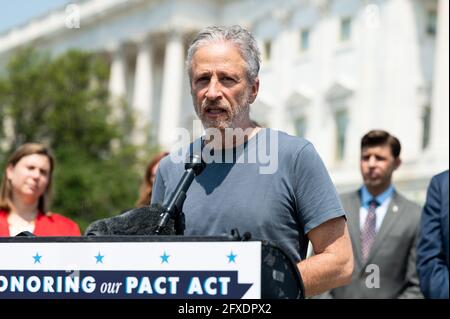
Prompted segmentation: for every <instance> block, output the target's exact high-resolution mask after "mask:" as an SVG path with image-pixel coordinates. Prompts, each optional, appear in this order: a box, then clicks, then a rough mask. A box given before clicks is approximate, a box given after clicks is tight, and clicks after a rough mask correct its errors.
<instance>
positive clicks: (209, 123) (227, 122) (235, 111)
mask: <svg viewBox="0 0 450 319" xmlns="http://www.w3.org/2000/svg"><path fill="white" fill-rule="evenodd" d="M211 108H212V109H221V110H222V111H223V112H224V113H222V114H221V115H220V117H218V118H215V119H213V118H208V116H207V111H208V110H209V109H211ZM249 108H250V103H249V101H248V94H247V93H244V94H243V95H242V97H240V98H239V100H238V105H237V107H235V108H232V107H231V105H229V104H228V103H226V102H224V101H210V100H208V99H204V100H203V101H202V104H201V105H200V106H199V105H195V112H196V113H197V116H198V117H199V118H200V120H201V121H202V124H203V126H204V127H205V129H207V128H217V129H219V130H223V129H226V128H236V127H237V126H238V124H239V123H242V122H243V120H245V117H248V113H249Z"/></svg>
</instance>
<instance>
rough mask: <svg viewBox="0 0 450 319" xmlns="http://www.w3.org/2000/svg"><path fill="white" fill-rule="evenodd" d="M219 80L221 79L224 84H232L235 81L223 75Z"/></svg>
mask: <svg viewBox="0 0 450 319" xmlns="http://www.w3.org/2000/svg"><path fill="white" fill-rule="evenodd" d="M221 81H222V83H223V84H225V85H233V84H234V83H236V80H235V79H233V78H230V77H228V76H225V77H223V78H222V80H221Z"/></svg>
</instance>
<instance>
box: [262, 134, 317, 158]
mask: <svg viewBox="0 0 450 319" xmlns="http://www.w3.org/2000/svg"><path fill="white" fill-rule="evenodd" d="M261 136H262V137H265V138H266V139H268V140H269V141H270V142H271V144H273V143H274V142H276V145H277V147H278V150H279V152H280V154H295V155H298V154H300V153H302V154H308V153H315V152H316V151H315V148H314V146H313V144H312V143H311V142H310V141H308V140H307V139H305V138H303V137H299V136H295V135H291V134H288V133H286V132H284V131H279V130H276V129H272V128H266V129H265V130H264V132H263V134H261ZM274 139H275V141H274Z"/></svg>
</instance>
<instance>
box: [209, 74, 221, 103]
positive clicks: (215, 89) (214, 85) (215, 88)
mask: <svg viewBox="0 0 450 319" xmlns="http://www.w3.org/2000/svg"><path fill="white" fill-rule="evenodd" d="M221 96H222V91H221V86H220V83H219V81H217V80H214V79H211V81H210V82H209V85H208V90H207V91H206V98H207V99H208V100H215V99H217V98H219V97H221Z"/></svg>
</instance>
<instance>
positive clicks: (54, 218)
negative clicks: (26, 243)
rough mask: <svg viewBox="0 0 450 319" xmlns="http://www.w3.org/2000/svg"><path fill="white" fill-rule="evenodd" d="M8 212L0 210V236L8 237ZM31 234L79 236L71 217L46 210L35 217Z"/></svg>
mask: <svg viewBox="0 0 450 319" xmlns="http://www.w3.org/2000/svg"><path fill="white" fill-rule="evenodd" d="M7 218H8V212H5V211H3V210H0V237H9V236H10V234H9V226H8V220H7ZM33 234H35V235H36V236H80V235H81V232H80V228H79V227H78V225H77V224H76V223H75V222H74V221H72V220H71V219H69V218H67V217H64V216H62V215H59V214H56V213H51V212H48V213H46V214H44V213H39V214H38V215H37V217H36V222H35V227H34V231H33Z"/></svg>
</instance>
